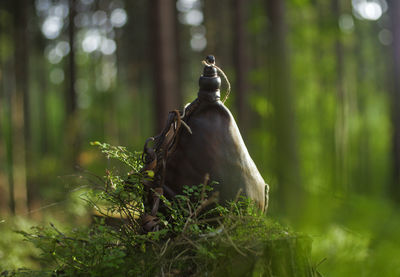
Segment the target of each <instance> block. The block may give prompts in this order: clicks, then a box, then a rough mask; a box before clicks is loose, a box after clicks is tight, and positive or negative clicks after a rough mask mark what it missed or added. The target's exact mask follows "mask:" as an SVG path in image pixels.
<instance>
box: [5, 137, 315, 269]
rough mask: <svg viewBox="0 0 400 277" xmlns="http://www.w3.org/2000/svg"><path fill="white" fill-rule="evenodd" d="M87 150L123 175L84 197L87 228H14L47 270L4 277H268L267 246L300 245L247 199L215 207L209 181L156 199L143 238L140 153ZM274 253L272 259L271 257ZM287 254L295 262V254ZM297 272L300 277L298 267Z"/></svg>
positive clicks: (109, 177) (109, 174)
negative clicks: (150, 227) (153, 225)
mask: <svg viewBox="0 0 400 277" xmlns="http://www.w3.org/2000/svg"><path fill="white" fill-rule="evenodd" d="M93 145H96V146H98V147H99V148H100V150H101V151H102V152H103V153H104V154H105V155H106V157H107V158H112V159H117V160H119V161H120V162H122V163H123V164H125V165H126V166H127V170H124V172H121V170H120V171H117V170H106V176H105V177H104V178H103V179H101V180H100V179H99V180H98V182H96V183H95V185H94V186H93V189H92V190H91V191H90V192H88V193H87V194H86V195H85V197H84V199H85V200H86V201H87V203H88V204H89V205H90V206H91V207H93V209H95V210H96V213H97V215H100V216H97V217H94V221H93V223H92V224H91V225H90V226H88V227H77V228H74V229H70V230H59V228H57V227H56V226H55V225H54V224H50V226H48V227H33V228H32V229H31V231H30V232H23V231H20V233H21V234H22V235H23V236H24V237H25V239H26V240H27V241H29V242H31V243H32V244H33V245H34V246H35V247H36V248H37V249H39V250H40V259H41V260H42V264H45V265H46V267H45V268H44V269H42V270H39V271H34V270H29V269H19V270H17V271H12V272H3V273H2V274H1V275H2V276H222V275H226V274H229V275H230V276H235V275H236V276H243V275H242V274H241V272H242V271H243V270H245V271H244V272H250V273H248V274H250V276H252V275H251V274H252V273H251V272H253V273H257V272H258V273H260V274H259V275H256V276H272V275H273V271H274V270H275V271H274V272H277V271H276V270H277V269H274V265H273V262H271V259H270V258H268V257H267V256H268V255H269V256H271V253H270V252H271V249H272V248H271V245H275V246H274V247H275V248H279V249H283V248H285V247H283V248H282V247H280V246H279V245H281V244H280V243H279V241H280V240H282V239H285V241H290V242H291V243H290V244H291V246H290V247H292V246H293V247H295V248H296V247H300V248H301V249H303V248H304V247H303V245H300V244H299V243H298V238H299V236H298V235H296V234H294V233H292V232H290V231H289V230H287V229H285V228H283V227H281V226H280V225H279V224H277V223H275V222H272V221H271V220H270V219H268V218H267V217H266V216H265V215H263V214H261V213H260V212H259V211H258V209H257V208H256V207H255V205H254V204H253V203H252V202H251V201H250V200H248V199H246V198H243V197H238V199H236V200H235V201H232V202H229V203H224V205H220V204H218V203H217V201H216V200H217V196H218V195H217V193H215V192H214V191H213V185H214V183H212V182H208V180H207V179H206V180H205V181H204V184H200V185H198V186H193V187H185V189H184V191H183V194H182V195H178V196H177V197H176V198H175V199H173V200H168V199H166V198H165V197H161V200H162V207H161V209H160V210H161V212H159V213H158V215H157V216H158V218H159V219H160V223H159V224H160V229H159V231H156V232H150V233H144V232H142V230H141V217H142V215H143V214H144V213H146V212H148V211H146V209H147V206H148V205H146V199H147V192H146V189H145V185H144V183H145V181H146V180H148V179H151V178H152V177H153V176H154V173H153V172H151V171H148V172H143V173H142V172H141V169H142V166H143V165H142V162H141V153H137V152H135V153H131V152H129V151H128V150H127V149H126V148H124V147H119V146H118V147H115V146H110V145H108V144H105V143H99V142H95V143H93ZM110 219H112V220H113V221H112V222H113V224H110ZM281 246H282V245H281ZM290 247H289V248H290ZM305 248H307V246H305ZM279 249H278V252H279V251H281V250H279ZM303 250H304V251H305V252H307V249H303ZM303 250H302V251H303ZM300 252H301V251H300ZM266 255H267V256H266ZM274 255H275V254H274ZM279 255H280V254H279V253H278V254H276V255H275V256H276V257H277V258H276V259H277V260H279V259H280V258H279V257H280V256H279ZM285 255H286V256H287V254H285ZM288 255H289V256H291V257H288V258H295V257H294V256H295V255H297V254H296V253H294V252H293V253H289V254H288ZM302 255H303V254H302ZM305 256H307V254H305ZM259 258H261V260H260V259H259ZM268 259H269V260H268ZM304 259H305V260H307V257H305V258H304ZM304 259H303V260H304ZM260 261H261V262H260ZM284 264H285V262H282V264H281V265H280V266H283V267H284ZM300 267H301V268H300V269H298V271H299V272H300V271H301V270H304V268H303V267H302V265H300ZM296 270H297V269H296ZM305 270H306V271H307V272H311V271H310V270H309V269H308V268H306V269H305ZM278 271H279V270H278ZM253 276H254V275H253ZM287 276H291V275H290V274H289V275H287ZM297 276H311V275H300V274H299V275H297Z"/></svg>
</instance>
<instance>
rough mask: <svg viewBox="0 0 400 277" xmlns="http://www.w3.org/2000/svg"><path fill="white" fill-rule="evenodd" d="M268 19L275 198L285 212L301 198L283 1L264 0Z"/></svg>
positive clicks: (291, 211)
mask: <svg viewBox="0 0 400 277" xmlns="http://www.w3.org/2000/svg"><path fill="white" fill-rule="evenodd" d="M266 3H267V14H268V18H269V47H268V57H267V58H268V60H267V63H268V70H269V71H268V72H269V76H268V77H269V80H268V81H269V87H268V88H269V90H268V95H270V99H271V103H272V106H273V107H274V119H273V122H274V123H273V125H274V126H273V131H274V135H275V141H276V147H275V149H276V150H275V151H276V153H275V155H274V157H275V159H276V161H275V172H276V176H277V181H278V198H279V201H280V203H281V205H282V206H283V207H285V208H286V212H287V213H289V214H295V213H296V212H298V211H299V210H300V209H299V205H300V204H301V201H302V194H301V180H300V173H299V164H298V153H297V130H296V123H295V108H294V103H295V99H294V94H293V93H292V90H291V85H290V79H291V77H290V71H291V69H290V66H289V56H288V45H287V41H286V34H287V30H286V28H287V27H286V19H285V1H281V0H267V1H266Z"/></svg>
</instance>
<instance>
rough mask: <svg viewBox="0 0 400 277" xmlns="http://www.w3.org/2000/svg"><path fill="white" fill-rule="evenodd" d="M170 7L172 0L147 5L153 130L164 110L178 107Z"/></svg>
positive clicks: (164, 116) (160, 123) (162, 120)
mask: <svg viewBox="0 0 400 277" xmlns="http://www.w3.org/2000/svg"><path fill="white" fill-rule="evenodd" d="M174 9H175V1H173V0H152V2H151V8H150V9H149V12H150V18H151V34H152V39H151V43H152V55H151V57H152V60H153V67H154V68H153V72H154V77H153V78H154V90H155V92H154V97H155V99H154V102H155V104H156V107H155V108H156V116H155V123H156V131H157V132H159V131H161V130H162V129H163V127H164V125H165V122H166V119H167V115H168V112H169V111H171V110H175V109H178V108H179V106H178V105H179V99H178V98H179V97H178V77H177V75H178V70H177V66H176V65H177V63H179V61H178V55H177V45H176V28H175V18H174V16H175V15H176V13H175V11H174Z"/></svg>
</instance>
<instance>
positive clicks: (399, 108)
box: [388, 0, 400, 203]
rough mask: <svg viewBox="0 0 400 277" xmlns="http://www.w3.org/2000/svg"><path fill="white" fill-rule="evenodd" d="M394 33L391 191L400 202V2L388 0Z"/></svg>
mask: <svg viewBox="0 0 400 277" xmlns="http://www.w3.org/2000/svg"><path fill="white" fill-rule="evenodd" d="M388 4H389V12H390V17H391V27H392V34H393V43H392V49H393V60H392V72H393V87H392V93H391V98H392V100H391V104H392V128H393V137H392V147H393V151H392V153H393V158H392V159H393V179H394V180H393V182H391V184H392V185H391V187H390V188H389V193H390V195H391V196H392V197H393V200H394V201H396V202H397V203H400V78H399V76H400V2H399V1H397V0H390V1H388Z"/></svg>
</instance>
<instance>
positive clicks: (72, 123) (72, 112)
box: [65, 0, 80, 167]
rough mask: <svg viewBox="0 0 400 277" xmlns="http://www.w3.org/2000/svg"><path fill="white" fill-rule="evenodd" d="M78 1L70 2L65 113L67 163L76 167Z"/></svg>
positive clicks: (77, 144) (77, 150) (77, 126)
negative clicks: (76, 30)
mask: <svg viewBox="0 0 400 277" xmlns="http://www.w3.org/2000/svg"><path fill="white" fill-rule="evenodd" d="M75 15H76V0H69V25H68V42H69V46H70V52H69V56H68V70H67V89H66V92H65V105H66V106H65V113H66V130H67V132H66V133H65V138H66V141H67V144H66V145H67V147H70V148H69V149H66V152H65V153H66V155H67V161H68V163H70V164H71V166H72V167H74V166H75V165H76V164H77V162H78V154H79V148H80V147H79V138H78V136H79V131H78V130H79V122H78V115H77V96H76V90H75V81H76V62H75V24H74V19H75Z"/></svg>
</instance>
